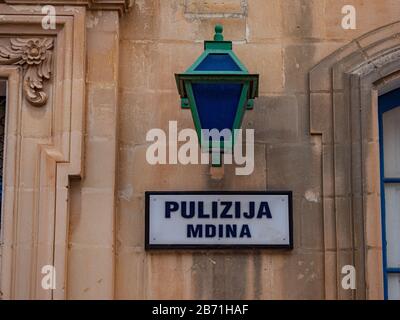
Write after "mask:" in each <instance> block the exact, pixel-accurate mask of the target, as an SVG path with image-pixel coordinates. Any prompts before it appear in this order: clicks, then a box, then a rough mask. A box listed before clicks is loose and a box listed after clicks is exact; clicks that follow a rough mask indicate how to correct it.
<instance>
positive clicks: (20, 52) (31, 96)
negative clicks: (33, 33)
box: [0, 38, 53, 107]
mask: <svg viewBox="0 0 400 320" xmlns="http://www.w3.org/2000/svg"><path fill="white" fill-rule="evenodd" d="M52 48H53V39H51V38H28V39H24V38H12V39H10V46H8V47H4V46H0V64H1V65H9V64H12V65H20V66H22V68H23V69H24V84H23V88H24V94H25V98H26V99H27V100H28V101H29V102H30V103H31V104H32V105H33V106H35V107H41V106H43V105H44V104H46V102H47V99H48V94H47V93H45V92H44V89H43V81H44V79H47V80H49V79H50V74H51V57H52V50H51V49H52Z"/></svg>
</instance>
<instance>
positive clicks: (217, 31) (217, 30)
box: [214, 24, 224, 41]
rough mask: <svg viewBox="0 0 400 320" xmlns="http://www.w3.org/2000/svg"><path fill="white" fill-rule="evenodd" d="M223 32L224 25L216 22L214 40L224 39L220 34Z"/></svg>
mask: <svg viewBox="0 0 400 320" xmlns="http://www.w3.org/2000/svg"><path fill="white" fill-rule="evenodd" d="M223 32H224V27H223V26H222V25H220V24H217V25H216V26H215V35H214V41H224V35H223V34H222V33H223Z"/></svg>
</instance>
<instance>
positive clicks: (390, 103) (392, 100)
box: [378, 89, 400, 300]
mask: <svg viewBox="0 0 400 320" xmlns="http://www.w3.org/2000/svg"><path fill="white" fill-rule="evenodd" d="M399 105H400V89H396V90H393V91H390V92H388V93H386V94H384V95H382V96H380V97H379V110H378V115H379V141H380V144H379V149H380V172H381V211H382V219H381V220H382V254H383V281H384V294H385V299H386V300H388V299H389V292H388V275H389V274H398V273H400V268H388V265H387V240H386V198H385V185H386V184H395V183H399V184H400V179H399V178H398V177H385V166H384V152H385V147H384V144H385V141H384V137H383V114H384V113H385V112H388V111H390V110H392V109H394V108H397V107H399ZM399 139H400V137H399ZM399 245H400V244H399Z"/></svg>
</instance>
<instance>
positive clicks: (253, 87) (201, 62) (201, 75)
mask: <svg viewBox="0 0 400 320" xmlns="http://www.w3.org/2000/svg"><path fill="white" fill-rule="evenodd" d="M175 78H176V82H177V86H178V90H179V94H180V96H181V98H182V99H186V98H188V94H187V91H186V86H185V81H202V80H206V81H216V82H238V81H239V82H248V83H249V85H250V88H249V92H248V99H254V98H256V97H257V96H258V82H259V75H258V74H250V73H249V71H248V70H247V68H246V67H245V66H244V65H243V63H242V62H241V61H240V60H239V58H238V57H237V56H236V54H235V53H234V52H233V51H232V41H225V40H224V36H223V27H222V26H221V25H217V26H216V27H215V35H214V40H212V41H205V42H204V52H203V53H202V54H201V55H200V57H199V58H198V59H197V60H196V61H195V63H194V64H193V65H191V66H190V67H189V68H188V69H187V70H186V72H185V73H183V74H177V75H175Z"/></svg>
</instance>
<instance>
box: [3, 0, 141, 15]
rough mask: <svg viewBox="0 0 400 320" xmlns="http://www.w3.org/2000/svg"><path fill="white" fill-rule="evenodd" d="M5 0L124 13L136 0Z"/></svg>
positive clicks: (15, 2) (12, 2)
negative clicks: (84, 7)
mask: <svg viewBox="0 0 400 320" xmlns="http://www.w3.org/2000/svg"><path fill="white" fill-rule="evenodd" d="M4 2H6V3H8V4H24V5H54V6H57V5H69V6H86V7H87V8H89V9H93V10H117V11H118V12H119V13H121V14H122V13H124V12H126V11H127V10H128V9H129V8H130V7H131V6H132V4H133V3H134V2H135V0H5V1H4Z"/></svg>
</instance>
